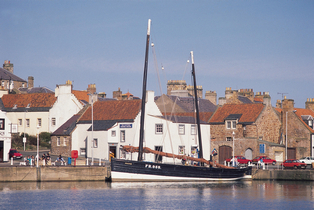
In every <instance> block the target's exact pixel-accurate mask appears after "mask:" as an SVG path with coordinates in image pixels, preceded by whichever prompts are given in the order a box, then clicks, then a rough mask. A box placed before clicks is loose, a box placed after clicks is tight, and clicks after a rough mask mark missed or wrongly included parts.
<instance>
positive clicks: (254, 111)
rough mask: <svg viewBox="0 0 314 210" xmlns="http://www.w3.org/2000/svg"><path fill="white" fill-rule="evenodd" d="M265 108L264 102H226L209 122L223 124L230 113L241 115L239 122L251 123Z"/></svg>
mask: <svg viewBox="0 0 314 210" xmlns="http://www.w3.org/2000/svg"><path fill="white" fill-rule="evenodd" d="M263 108H264V105H263V104H254V103H253V104H225V105H223V106H222V107H219V108H218V109H217V111H216V112H215V113H214V114H213V116H212V117H211V119H210V121H209V124H223V123H224V122H225V119H227V118H228V117H230V115H232V114H233V115H234V114H237V115H241V117H240V119H239V123H242V124H250V123H253V122H255V121H256V120H257V118H258V116H259V115H260V114H261V112H262V110H263Z"/></svg>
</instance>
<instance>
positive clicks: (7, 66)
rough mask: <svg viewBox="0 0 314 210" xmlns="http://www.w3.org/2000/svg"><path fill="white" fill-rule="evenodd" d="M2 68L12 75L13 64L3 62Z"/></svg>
mask: <svg viewBox="0 0 314 210" xmlns="http://www.w3.org/2000/svg"><path fill="white" fill-rule="evenodd" d="M3 68H4V69H5V70H7V71H9V72H11V73H12V74H13V63H11V62H10V61H8V60H5V61H4V64H3Z"/></svg>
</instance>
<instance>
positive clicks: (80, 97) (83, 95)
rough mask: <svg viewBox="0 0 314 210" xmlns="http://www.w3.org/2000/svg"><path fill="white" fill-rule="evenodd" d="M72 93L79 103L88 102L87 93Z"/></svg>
mask: <svg viewBox="0 0 314 210" xmlns="http://www.w3.org/2000/svg"><path fill="white" fill-rule="evenodd" d="M72 93H73V94H74V95H75V97H76V98H77V99H78V100H79V101H82V100H83V101H87V102H88V101H89V96H88V93H87V91H81V90H72Z"/></svg>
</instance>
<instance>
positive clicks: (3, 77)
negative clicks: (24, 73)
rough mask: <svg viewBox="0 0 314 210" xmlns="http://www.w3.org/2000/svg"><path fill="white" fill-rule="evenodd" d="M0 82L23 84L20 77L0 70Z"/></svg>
mask: <svg viewBox="0 0 314 210" xmlns="http://www.w3.org/2000/svg"><path fill="white" fill-rule="evenodd" d="M0 80H13V81H18V82H25V83H26V81H25V80H23V79H21V78H20V77H18V76H16V75H15V74H12V73H11V72H9V71H8V70H6V69H3V68H0Z"/></svg>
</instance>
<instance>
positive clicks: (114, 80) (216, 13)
mask: <svg viewBox="0 0 314 210" xmlns="http://www.w3.org/2000/svg"><path fill="white" fill-rule="evenodd" d="M313 11H314V1H292V0H287V1H283V0H282V1H276V0H271V1H269V0H264V1H257V0H256V1H255V0H251V1H244V0H243V1H242V0H239V1H231V0H230V1H227V0H220V1H218V0H217V1H214V0H213V1H211V0H207V1H205V0H199V1H187V0H182V1H178V0H176V1H175V0H167V1H166V0H159V1H157V0H156V1H152V0H148V1H144V0H141V1H126V0H125V1H114V0H112V1H100V0H99V1H98V0H91V1H87V0H86V1H82V0H66V1H64V0H62V1H59V0H51V1H48V0H47V1H39V0H37V1H35V0H28V1H16V0H2V1H0V27H1V33H0V47H1V51H0V63H1V62H2V63H3V62H4V60H10V61H11V63H13V64H14V73H15V74H16V75H17V76H19V77H21V78H23V79H25V80H27V78H28V76H33V77H34V78H35V86H46V87H48V88H50V89H52V90H54V88H55V87H56V85H58V84H65V82H66V81H67V80H71V81H73V88H74V89H75V90H86V88H87V86H88V84H96V88H97V92H106V93H107V97H112V91H114V90H117V89H118V88H119V87H120V88H121V90H122V92H123V93H126V92H127V91H129V92H131V93H132V94H133V95H135V96H138V97H141V88H142V87H141V85H142V74H143V66H144V55H145V41H146V40H145V39H146V30H147V20H148V19H149V18H150V19H152V28H151V40H152V41H153V42H154V44H155V47H154V48H155V54H154V53H152V50H151V49H150V55H149V73H148V89H149V90H154V91H155V92H156V93H155V94H156V95H160V87H159V84H158V79H157V74H156V70H157V69H158V71H159V75H160V81H161V85H162V86H161V87H162V90H163V93H166V81H167V80H180V79H184V80H186V81H187V83H188V84H191V77H190V74H189V72H190V70H191V65H190V64H188V65H187V62H186V61H187V60H188V59H190V58H189V56H190V51H194V59H195V68H196V74H197V84H198V85H202V86H203V89H204V93H205V91H208V90H215V91H216V92H217V94H218V97H223V96H224V92H225V88H226V87H231V88H232V89H234V90H235V89H246V88H251V89H253V91H254V92H269V93H270V95H271V98H272V104H273V105H275V103H276V100H277V99H282V95H281V94H278V93H288V94H285V95H286V96H287V98H289V99H294V101H295V106H296V107H299V108H304V106H305V101H306V99H307V98H314V93H313V87H312V84H313V82H312V81H313V78H314V12H313ZM154 58H156V59H154ZM155 63H157V65H155ZM156 66H157V67H156ZM161 66H163V67H164V70H161Z"/></svg>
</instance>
